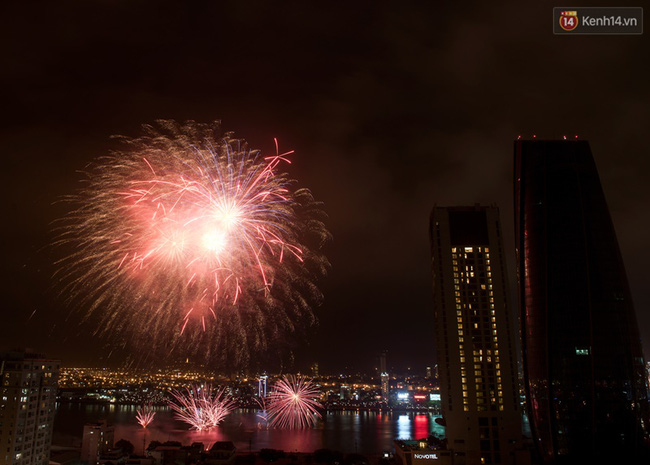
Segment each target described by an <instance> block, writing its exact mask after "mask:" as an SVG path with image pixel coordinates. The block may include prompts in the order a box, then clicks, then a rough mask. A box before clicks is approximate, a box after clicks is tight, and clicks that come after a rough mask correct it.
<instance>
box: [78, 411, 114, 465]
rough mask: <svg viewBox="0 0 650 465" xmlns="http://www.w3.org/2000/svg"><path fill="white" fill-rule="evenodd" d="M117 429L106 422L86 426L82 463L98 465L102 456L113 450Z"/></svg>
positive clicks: (82, 447)
mask: <svg viewBox="0 0 650 465" xmlns="http://www.w3.org/2000/svg"><path fill="white" fill-rule="evenodd" d="M114 436H115V428H114V427H113V426H111V425H109V424H108V423H107V422H106V421H101V422H98V423H87V424H85V425H84V431H83V436H82V438H81V461H82V462H84V463H86V464H88V465H97V463H99V459H100V457H101V456H102V455H104V454H106V453H108V452H109V451H110V450H111V449H112V448H113V443H114V440H115V438H114Z"/></svg>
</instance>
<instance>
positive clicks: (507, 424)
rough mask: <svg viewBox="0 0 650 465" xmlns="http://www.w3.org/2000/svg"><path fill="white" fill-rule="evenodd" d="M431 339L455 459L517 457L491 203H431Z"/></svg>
mask: <svg viewBox="0 0 650 465" xmlns="http://www.w3.org/2000/svg"><path fill="white" fill-rule="evenodd" d="M430 239H431V252H432V268H433V288H434V310H435V316H434V323H435V340H436V349H437V356H438V370H439V371H438V375H439V379H440V391H441V395H442V411H443V416H444V419H445V421H446V424H447V430H446V432H447V440H448V445H447V447H448V449H451V450H452V451H453V457H454V458H453V463H455V464H463V463H464V464H468V465H469V464H501V463H503V464H515V463H525V462H526V455H527V452H526V451H525V450H524V449H522V447H521V444H522V430H521V409H520V405H519V390H518V383H517V365H516V363H517V359H516V355H515V353H516V352H515V339H514V331H513V328H514V325H513V324H512V323H511V314H510V310H509V299H508V292H507V276H506V264H505V258H504V254H503V245H502V233H501V226H500V223H499V210H498V208H497V207H485V206H478V205H477V206H473V207H434V209H433V211H432V213H431V223H430Z"/></svg>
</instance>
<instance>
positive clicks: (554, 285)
mask: <svg viewBox="0 0 650 465" xmlns="http://www.w3.org/2000/svg"><path fill="white" fill-rule="evenodd" d="M514 186H515V234H516V245H517V262H518V278H519V299H520V310H521V324H522V344H523V361H524V372H525V380H526V391H527V398H528V408H529V413H530V415H529V417H530V425H531V430H532V433H533V436H534V440H535V443H536V444H537V446H538V451H539V453H540V455H541V457H542V459H543V461H544V462H545V463H587V462H591V463H593V462H601V461H611V460H616V461H620V460H626V459H627V460H628V463H640V462H639V460H641V459H647V458H648V457H647V451H646V445H647V428H648V423H647V421H648V415H647V412H648V401H647V390H646V384H645V381H644V373H643V354H642V349H641V343H640V340H639V331H638V326H637V322H636V317H635V314H634V309H633V306H632V299H631V296H630V290H629V286H628V283H627V278H626V275H625V269H624V267H623V261H622V259H621V254H620V251H619V248H618V242H617V240H616V233H615V231H614V226H613V224H612V220H611V218H610V215H609V210H608V208H607V203H606V202H605V196H604V194H603V190H602V187H601V185H600V179H599V177H598V172H597V171H596V165H595V163H594V160H593V157H592V155H591V150H590V148H589V144H588V143H587V142H586V141H577V140H573V141H566V140H565V141H540V140H535V141H530V140H527V141H524V140H518V141H515V172H514ZM644 442H645V444H646V445H644Z"/></svg>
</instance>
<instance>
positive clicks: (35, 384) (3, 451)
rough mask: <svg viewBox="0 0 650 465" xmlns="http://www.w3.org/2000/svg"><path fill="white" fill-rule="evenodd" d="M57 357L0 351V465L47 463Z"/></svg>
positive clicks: (57, 367) (50, 439)
mask: <svg viewBox="0 0 650 465" xmlns="http://www.w3.org/2000/svg"><path fill="white" fill-rule="evenodd" d="M58 377H59V361H58V360H49V359H47V358H46V357H45V356H44V355H40V354H35V353H31V352H28V351H23V352H21V351H15V352H7V353H0V390H1V391H2V396H1V397H0V465H48V463H49V461H50V446H51V444H52V428H53V426H54V404H55V401H56V386H57V381H58Z"/></svg>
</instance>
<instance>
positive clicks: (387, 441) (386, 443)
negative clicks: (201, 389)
mask: <svg viewBox="0 0 650 465" xmlns="http://www.w3.org/2000/svg"><path fill="white" fill-rule="evenodd" d="M155 411H156V416H155V417H154V420H153V422H152V423H151V424H150V425H149V426H148V427H147V429H146V430H145V429H143V428H142V427H141V426H140V425H139V424H138V423H137V421H136V419H135V413H136V407H135V406H128V405H111V404H108V405H89V404H72V403H64V404H57V410H56V416H55V418H54V435H53V439H52V443H53V444H54V445H58V446H73V447H79V446H80V445H81V436H82V433H83V426H84V424H85V423H91V422H98V421H101V420H107V421H108V423H109V424H111V425H113V426H114V427H115V441H118V440H120V439H127V440H128V441H130V442H131V443H133V445H134V446H135V452H136V453H142V450H143V445H144V444H147V445H148V444H149V442H150V441H153V440H156V441H160V442H164V441H180V442H181V443H182V444H183V445H189V444H191V443H193V442H202V443H203V444H204V445H205V446H206V447H210V446H211V445H212V444H213V443H214V442H216V441H232V442H234V443H235V446H236V447H237V448H238V449H240V450H248V449H249V448H250V449H252V450H259V449H263V448H272V449H281V450H284V451H286V452H289V451H298V452H313V451H314V450H316V449H321V448H327V449H334V450H339V451H341V452H344V453H350V452H358V453H361V454H379V453H382V452H388V451H391V450H392V449H393V440H395V439H420V438H424V437H427V436H428V435H429V434H430V433H433V434H435V435H436V436H438V437H442V436H444V428H443V427H441V426H440V425H438V424H437V423H436V422H435V418H437V416H435V415H433V414H431V413H416V412H408V413H405V412H365V411H360V412H356V411H345V412H328V413H327V414H324V415H323V419H322V420H321V421H319V423H318V424H317V426H316V427H315V428H312V429H308V430H279V429H267V428H265V427H263V426H262V424H261V423H262V421H261V419H260V417H259V416H258V412H257V411H255V410H248V409H240V410H235V411H234V412H233V413H231V414H230V415H229V416H228V417H226V419H225V420H224V422H223V423H222V424H221V425H219V427H218V428H216V429H214V430H212V431H208V432H199V431H190V430H189V428H188V426H187V425H186V424H185V423H183V422H181V421H178V420H176V419H175V418H174V413H173V412H172V411H171V410H170V409H168V408H167V407H155Z"/></svg>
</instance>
